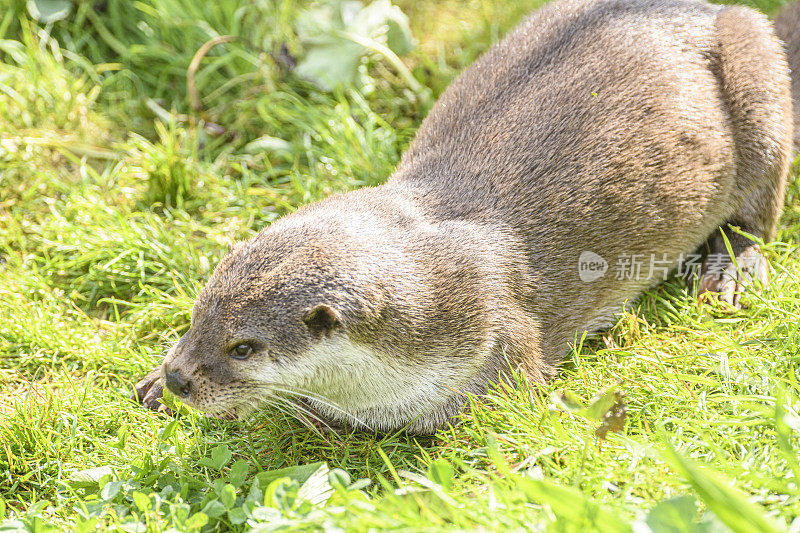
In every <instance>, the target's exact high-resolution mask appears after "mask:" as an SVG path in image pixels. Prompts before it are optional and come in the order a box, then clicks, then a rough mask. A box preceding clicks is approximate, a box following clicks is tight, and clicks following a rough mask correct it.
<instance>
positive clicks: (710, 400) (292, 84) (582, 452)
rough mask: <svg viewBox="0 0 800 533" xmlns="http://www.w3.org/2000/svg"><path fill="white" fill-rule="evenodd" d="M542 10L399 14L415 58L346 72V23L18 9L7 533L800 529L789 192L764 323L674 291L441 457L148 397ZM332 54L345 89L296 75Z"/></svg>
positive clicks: (4, 461) (118, 1)
mask: <svg viewBox="0 0 800 533" xmlns="http://www.w3.org/2000/svg"><path fill="white" fill-rule="evenodd" d="M538 3H539V2H537V0H523V1H521V2H516V3H513V4H509V3H508V2H504V1H502V0H470V1H466V0H464V1H461V0H445V1H443V2H436V1H434V0H424V1H413V0H402V1H399V2H397V5H398V6H399V8H400V9H401V10H402V11H403V13H405V14H406V15H407V16H408V18H409V28H410V31H411V34H412V35H413V36H414V37H415V39H416V47H415V48H414V49H413V50H411V51H408V50H405V51H404V53H402V54H400V53H398V54H397V55H395V54H394V53H393V51H392V50H393V48H392V44H391V42H390V41H391V39H390V37H391V35H389V34H386V35H384V36H381V35H380V34H379V33H380V32H378V34H375V35H371V36H369V37H370V39H372V40H371V41H370V43H368V44H370V45H371V46H367V47H361V48H359V46H361V45H353V43H352V42H349V43H345V44H342V42H341V41H336V40H335V39H334V41H333V43H334V44H333V45H332V46H333V50H334V52H335V53H334V56H330V51H331V50H330V49H323V48H324V46H323V47H322V48H320V46H321V45H319V44H318V41H314V35H315V34H314V33H313V32H314V31H318V32H319V31H322V32H323V33H324V32H325V31H328V32H329V34H330V32H331V31H333V30H330V28H328V29H327V30H326V29H325V28H323V29H322V30H319V29H317V30H314V29H313V28H312V29H309V24H311V23H312V22H313V21H319V20H322V19H324V18H325V17H328V18H329V19H330V20H332V21H333V22H331V24H334V25H335V24H338V22H337V20H338V19H337V18H336V17H338V16H340V15H341V13H340V12H339V11H336V10H337V9H340V8H339V7H336V5H335V4H330V5H333V6H334V7H332V8H330V9H331V10H332V11H331V10H329V11H324V10H323V11H322V12H321V11H319V10H318V8H313V7H310V6H309V4H307V3H303V2H300V3H298V2H293V1H288V0H285V1H278V0H276V1H258V2H256V1H253V2H244V1H236V0H219V1H216V2H196V1H194V0H140V1H138V2H129V1H126V0H104V1H102V2H94V1H90V0H76V1H74V2H69V1H66V0H36V1H35V0H30V1H28V2H26V1H24V0H0V5H2V6H3V9H0V387H1V388H2V390H3V391H4V392H3V394H2V395H0V531H16V530H26V531H37V532H40V531H49V530H55V531H61V530H75V531H95V530H121V531H162V530H173V531H199V530H205V531H226V530H234V531H238V530H244V529H256V530H259V531H261V530H263V531H266V530H273V529H281V530H320V529H330V530H332V531H342V530H366V529H405V530H439V529H450V528H454V529H470V530H471V529H481V528H482V529H489V530H506V529H535V530H548V531H550V530H552V531H591V530H602V531H633V530H635V531H649V530H652V531H654V532H679V531H680V532H689V531H692V532H695V531H696V532H700V531H704V532H705V531H725V530H734V531H742V532H751V531H771V530H775V531H780V530H784V529H789V530H791V531H800V518H798V516H799V515H800V484H798V481H797V480H798V479H800V384H799V383H798V365H799V364H800V332H799V330H798V328H800V254H799V253H798V242H799V241H800V238H799V236H800V186H799V185H798V183H797V182H796V181H795V180H794V179H793V180H792V183H791V184H790V185H789V192H788V196H787V201H786V209H785V212H784V216H783V218H782V221H781V225H780V231H779V235H778V237H777V240H776V242H774V243H771V244H769V245H767V246H766V247H765V249H766V250H767V254H768V256H769V259H770V262H771V267H772V277H771V281H770V284H769V286H768V287H767V288H766V290H765V291H764V292H763V293H762V294H761V295H751V296H750V297H749V300H748V303H749V307H748V308H747V309H745V310H743V311H734V310H731V309H728V308H726V307H724V306H723V305H721V304H719V303H715V302H705V303H699V302H697V301H696V300H694V299H693V298H692V297H691V296H690V295H689V291H688V290H687V288H686V287H685V285H683V284H682V283H681V282H679V281H677V280H675V281H672V282H667V283H665V284H664V285H662V286H661V287H659V288H658V289H656V290H653V291H652V292H650V293H648V294H646V295H645V296H644V297H643V298H642V299H641V301H640V302H639V303H638V304H636V305H635V306H634V308H633V310H632V311H630V312H624V313H622V314H621V315H620V318H619V320H618V322H617V323H616V325H614V326H613V327H612V328H611V329H609V330H607V331H605V332H604V333H603V334H602V335H601V336H598V337H595V338H589V339H584V340H580V339H578V342H576V345H575V347H574V349H573V351H572V353H570V354H565V355H566V359H565V364H564V367H563V370H562V371H561V373H560V375H559V376H558V378H557V379H556V380H555V381H554V382H553V383H552V384H550V385H549V386H548V387H539V388H531V387H528V386H525V385H520V386H519V387H517V388H515V389H514V388H508V387H500V388H497V389H495V390H493V391H492V393H491V395H490V396H489V397H488V398H484V399H482V400H480V401H478V400H474V401H472V402H471V407H470V409H469V410H468V412H467V413H466V414H465V415H464V420H463V423H461V424H460V425H458V426H456V427H455V428H451V429H449V430H447V431H441V432H440V433H438V434H437V435H435V436H432V437H426V438H411V437H407V436H403V435H388V436H374V435H369V434H364V433H352V434H347V435H337V434H318V433H315V432H312V431H310V430H309V429H307V428H306V427H305V426H303V425H302V424H301V423H300V422H298V421H296V420H294V419H293V418H291V417H289V416H287V415H285V414H284V413H282V412H279V411H264V412H263V413H261V414H259V415H258V416H256V417H255V418H253V419H249V420H246V421H232V422H231V421H221V420H212V419H207V418H205V417H204V416H202V415H200V414H198V413H196V412H193V411H191V410H189V409H187V408H185V407H180V406H178V410H179V416H178V417H176V418H170V417H168V416H165V415H159V414H155V413H152V412H149V411H146V410H144V409H142V408H140V407H138V406H137V405H135V404H134V403H132V402H131V401H130V400H129V399H128V396H129V391H130V388H131V384H132V383H134V382H136V381H137V380H138V379H139V378H140V377H142V376H143V375H144V374H145V372H146V371H148V370H149V369H150V368H152V367H153V366H155V365H156V364H158V361H159V356H160V354H162V353H163V351H164V350H165V347H167V346H168V345H169V344H170V343H172V342H174V341H175V340H176V339H177V338H178V337H179V336H180V335H181V333H182V332H184V331H185V330H186V329H187V328H188V325H189V317H190V315H189V311H190V308H191V305H192V303H193V298H194V295H195V294H196V293H197V291H198V290H199V288H200V287H202V285H203V282H204V280H206V279H207V278H208V276H209V275H210V273H211V271H212V270H213V268H214V266H215V265H216V263H217V262H218V261H219V260H220V259H221V258H222V257H223V256H224V254H225V253H226V250H227V247H228V245H229V244H231V243H232V242H234V241H236V240H241V239H246V238H248V237H249V236H251V235H253V234H254V233H255V232H256V231H257V230H258V229H260V228H261V227H263V226H265V225H267V224H269V223H270V222H271V221H273V220H275V219H276V218H277V217H279V216H280V215H282V214H284V213H287V212H290V211H292V210H293V209H294V208H295V207H296V206H298V205H301V204H304V203H307V202H310V201H314V200H316V199H319V198H322V197H324V196H326V195H328V194H330V193H332V192H334V191H339V190H344V189H352V188H356V187H361V186H364V185H373V184H377V183H380V182H381V181H382V180H384V179H386V177H388V176H389V175H390V174H391V172H392V170H393V168H394V166H395V165H396V164H397V162H398V160H399V157H400V155H401V153H402V151H403V150H404V149H405V147H406V146H407V144H408V143H409V141H410V139H411V138H412V136H413V134H414V131H415V129H416V127H417V126H418V125H419V123H420V121H421V120H422V118H423V117H424V116H425V114H426V112H427V110H428V109H429V107H430V105H431V103H432V102H433V101H434V100H435V98H436V97H437V96H438V94H440V93H441V92H442V91H443V90H444V88H445V87H446V86H447V84H448V82H449V81H450V80H452V79H453V77H454V76H455V75H457V73H458V72H459V71H460V70H461V69H463V68H464V67H465V66H466V65H468V64H469V63H470V62H471V61H472V60H473V59H474V58H475V57H477V56H478V55H479V54H480V53H481V52H482V51H483V50H485V49H486V48H487V47H488V46H490V44H491V42H493V41H494V40H496V39H498V38H499V36H502V35H503V34H504V32H505V31H507V30H508V29H509V28H510V27H512V26H513V25H514V24H515V23H516V22H517V21H519V20H520V18H521V17H522V16H523V14H524V13H525V12H527V11H529V10H531V9H533V8H534V7H536V5H537V4H538ZM779 4H780V2H779V1H777V0H776V1H772V2H770V1H764V2H761V3H760V4H759V7H761V8H762V9H765V10H767V11H770V10H773V9H775V8H776V6H777V5H779ZM384 8H387V6H383V7H382V8H381V9H384ZM385 11H386V12H387V13H388V12H389V10H388V9H386V10H385ZM392 16H394V17H397V16H398V15H397V12H392ZM400 20H401V22H402V18H401V19H400ZM309 21H312V22H309ZM398 27H399V28H400V29H402V23H401V24H399V25H398V24H394V26H390V29H391V28H394V29H395V30H397V31H399V30H398V29H397V28H398ZM336 31H339V30H336ZM400 33H402V32H400ZM398 35H399V34H398ZM221 36H236V38H235V39H232V38H227V37H222V38H220V37H221ZM317 36H318V35H317ZM384 37H385V39H384ZM406 37H407V36H406ZM214 39H216V40H214ZM383 42H386V43H387V45H386V46H383V45H381V43H383ZM204 43H208V46H206V47H203V45H204ZM315 43H317V44H315ZM375 43H377V44H379V45H380V46H372V45H374V44H375ZM344 46H347V47H349V48H347V50H348V54H349V55H348V56H347V57H345V56H346V54H344V52H342V53H341V54H340V56H339V55H337V54H338V51H339V49H338V48H336V47H340V48H341V47H344ZM381 46H383V48H381ZM315 47H316V48H315ZM342 49H344V48H342ZM199 50H200V53H198V51H199ZM314 50H316V51H318V52H320V53H321V54H323V57H327V58H330V57H333V63H335V64H336V65H339V63H337V62H341V64H342V65H343V66H342V69H343V72H344V73H345V74H346V75H347V76H349V80H348V82H347V83H346V84H345V85H344V86H338V88H335V89H333V90H327V89H326V88H325V87H326V86H325V81H324V80H321V81H320V80H316V82H314V81H312V82H309V81H306V80H304V79H301V77H300V76H299V75H298V70H299V71H300V72H302V71H303V70H302V69H303V68H307V69H311V67H313V65H312V64H311V62H310V60H309V58H311V57H312V52H313V51H314ZM387 50H388V53H387ZM325 53H328V54H329V55H328V56H325V55H324V54H325ZM398 55H400V60H401V61H402V63H398V60H397V57H398ZM348 58H349V59H348ZM345 59H347V60H348V61H350V62H349V63H347V62H346V61H345ZM301 65H303V67H301ZM309 79H312V80H314V78H313V77H311V78H309ZM796 174H797V172H795V175H796ZM622 395H624V400H623V401H624V403H625V404H626V405H627V408H626V409H627V417H626V418H625V420H624V424H623V426H622V428H621V431H620V432H618V433H614V432H609V433H608V434H607V435H605V439H602V440H601V439H600V438H599V437H598V432H597V430H598V428H599V427H600V426H601V425H603V424H606V425H607V424H608V420H606V421H605V422H603V420H602V417H603V413H605V412H606V411H607V409H608V407H609V406H610V405H611V404H612V403H614V401H616V400H618V399H619V398H621V397H622ZM600 433H602V430H601V431H600Z"/></svg>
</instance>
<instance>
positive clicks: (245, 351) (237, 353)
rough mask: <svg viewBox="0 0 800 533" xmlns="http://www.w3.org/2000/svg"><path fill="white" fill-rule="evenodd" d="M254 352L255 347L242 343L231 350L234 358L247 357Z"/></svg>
mask: <svg viewBox="0 0 800 533" xmlns="http://www.w3.org/2000/svg"><path fill="white" fill-rule="evenodd" d="M252 353H253V347H252V346H250V345H249V344H246V343H242V344H239V345H237V346H236V347H235V348H234V349H233V350H231V357H232V358H234V359H247V358H248V357H250V355H251V354H252Z"/></svg>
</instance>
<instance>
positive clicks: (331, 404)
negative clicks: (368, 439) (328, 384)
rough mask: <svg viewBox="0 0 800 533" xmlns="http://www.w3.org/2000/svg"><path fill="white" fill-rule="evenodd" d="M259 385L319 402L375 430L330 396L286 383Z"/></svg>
mask: <svg viewBox="0 0 800 533" xmlns="http://www.w3.org/2000/svg"><path fill="white" fill-rule="evenodd" d="M259 385H260V386H261V387H264V388H265V389H267V390H269V391H271V392H279V393H283V394H288V395H291V396H297V397H299V398H301V399H304V400H309V401H314V402H318V403H320V404H321V405H324V406H325V407H329V408H330V409H333V410H335V411H338V412H339V413H341V414H343V415H344V416H345V417H347V418H350V419H352V420H353V421H355V422H357V423H358V424H360V425H361V426H363V427H365V428H367V429H369V430H370V431H374V428H372V426H370V425H369V424H368V423H366V422H365V421H363V420H361V419H360V418H359V417H357V416H356V415H354V414H353V413H351V412H349V411H347V410H346V409H344V408H342V407H341V406H339V405H337V404H336V403H335V402H333V401H332V400H329V399H328V398H326V397H324V396H322V395H319V394H316V393H313V392H311V391H306V390H304V389H300V388H298V387H290V386H286V385H277V384H272V383H266V384H265V383H261V384H259ZM315 418H317V419H319V416H316V417H315ZM326 426H327V424H326ZM328 427H329V428H330V426H328Z"/></svg>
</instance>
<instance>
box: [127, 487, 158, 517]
mask: <svg viewBox="0 0 800 533" xmlns="http://www.w3.org/2000/svg"><path fill="white" fill-rule="evenodd" d="M131 498H133V503H134V504H135V505H136V507H138V508H139V510H140V511H141V512H143V513H146V512H148V511H149V510H150V508H151V507H152V503H153V502H152V501H150V496H148V495H147V494H144V493H142V492H138V491H134V493H133V494H131Z"/></svg>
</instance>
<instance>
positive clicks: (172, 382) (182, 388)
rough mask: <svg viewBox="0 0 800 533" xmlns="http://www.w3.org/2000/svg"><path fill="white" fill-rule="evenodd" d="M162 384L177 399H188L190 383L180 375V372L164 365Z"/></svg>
mask: <svg viewBox="0 0 800 533" xmlns="http://www.w3.org/2000/svg"><path fill="white" fill-rule="evenodd" d="M164 382H165V383H166V384H167V388H168V389H169V390H170V391H172V393H173V394H174V395H176V396H178V397H179V398H188V397H189V394H191V392H192V381H191V380H190V379H188V378H186V377H184V375H183V374H182V373H181V371H180V370H178V369H176V368H172V367H170V366H169V365H167V364H165V365H164Z"/></svg>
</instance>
